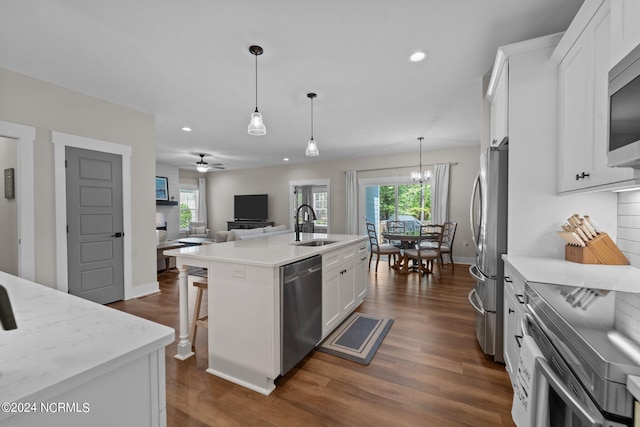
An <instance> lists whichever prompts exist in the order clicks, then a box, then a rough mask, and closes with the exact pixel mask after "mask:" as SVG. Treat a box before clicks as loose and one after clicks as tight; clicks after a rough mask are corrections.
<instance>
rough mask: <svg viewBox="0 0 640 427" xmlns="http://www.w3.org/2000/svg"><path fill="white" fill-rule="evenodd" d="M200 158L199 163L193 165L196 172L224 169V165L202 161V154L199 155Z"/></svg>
mask: <svg viewBox="0 0 640 427" xmlns="http://www.w3.org/2000/svg"><path fill="white" fill-rule="evenodd" d="M199 156H200V161H199V162H196V163H193V164H194V165H196V169H197V170H198V172H208V171H210V170H211V169H224V168H225V167H224V165H223V164H222V163H211V164H209V163H207V162H205V161H204V154H199Z"/></svg>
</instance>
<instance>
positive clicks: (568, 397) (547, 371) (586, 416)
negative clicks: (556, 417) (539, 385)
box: [536, 357, 603, 427]
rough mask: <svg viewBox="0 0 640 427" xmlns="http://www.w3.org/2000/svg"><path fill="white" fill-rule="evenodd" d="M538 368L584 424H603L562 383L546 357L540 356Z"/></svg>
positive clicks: (593, 425) (595, 426)
mask: <svg viewBox="0 0 640 427" xmlns="http://www.w3.org/2000/svg"><path fill="white" fill-rule="evenodd" d="M536 370H537V371H538V372H540V373H541V374H542V375H543V376H544V377H545V379H546V380H547V381H548V383H549V385H550V386H551V387H552V388H553V389H554V390H555V391H556V393H558V395H559V396H560V398H561V399H562V401H563V402H564V403H565V404H566V405H567V406H568V407H569V408H570V409H571V412H573V413H574V414H577V415H578V417H580V419H581V420H582V422H583V423H585V424H584V425H586V426H590V427H602V426H603V422H602V420H598V419H597V418H596V417H594V415H593V414H591V413H589V411H588V410H587V409H586V408H585V407H584V406H582V405H581V404H580V402H579V401H578V400H576V399H575V398H574V397H573V395H572V394H571V391H570V390H569V388H568V387H567V386H565V385H564V384H563V383H562V380H561V379H560V378H559V377H558V376H557V375H556V373H555V372H553V370H552V369H551V366H549V364H548V363H547V361H546V360H545V359H544V358H542V357H538V358H537V359H536ZM544 404H546V402H544ZM598 418H600V417H598Z"/></svg>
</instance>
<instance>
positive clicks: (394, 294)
mask: <svg viewBox="0 0 640 427" xmlns="http://www.w3.org/2000/svg"><path fill="white" fill-rule="evenodd" d="M372 267H373V266H372ZM467 268H468V267H467V266H465V265H456V268H455V272H453V273H452V272H451V267H450V265H449V266H445V267H444V268H443V272H442V274H441V275H439V274H438V271H437V269H436V274H435V275H430V276H429V277H428V279H427V278H424V277H423V278H422V279H421V280H420V279H419V277H418V276H417V274H409V275H408V276H407V275H402V274H399V273H397V272H395V271H393V270H388V269H387V266H386V265H385V264H384V263H383V262H381V263H380V267H379V271H378V274H377V275H376V274H375V273H374V272H373V268H372V271H371V272H370V276H369V295H368V296H367V298H366V300H365V302H364V303H363V304H362V305H361V306H360V308H359V309H358V310H359V311H361V312H364V313H369V314H375V315H381V316H387V317H392V318H393V319H395V322H394V324H393V326H392V327H391V330H390V331H389V333H388V335H387V337H386V338H385V340H384V342H383V343H382V345H381V346H380V348H379V350H378V352H377V354H376V356H375V357H374V358H373V361H372V362H371V364H370V365H368V366H363V365H359V364H357V363H354V362H350V361H347V360H344V359H340V358H338V357H335V356H331V355H329V354H325V353H321V352H316V351H314V352H312V353H311V354H310V355H309V356H307V357H306V358H305V359H304V360H303V361H302V362H300V363H299V364H298V366H297V367H295V368H294V369H292V370H291V371H290V372H289V373H288V374H287V375H286V376H285V377H283V378H281V379H280V380H279V381H278V383H277V388H276V389H275V390H274V391H273V393H271V395H269V396H263V395H261V394H259V393H256V392H253V391H250V390H248V389H245V388H243V387H240V386H238V385H235V384H233V383H230V382H228V381H225V380H223V379H220V378H218V377H215V376H213V375H210V374H207V373H206V372H205V369H206V368H207V356H206V345H207V337H206V331H204V330H202V331H198V337H197V339H196V346H197V350H196V356H195V357H191V358H190V359H188V360H186V361H179V360H177V359H175V358H174V355H175V353H176V345H175V343H174V344H172V345H169V346H168V347H167V348H166V372H167V375H166V382H167V423H168V426H171V427H182V426H198V427H199V426H247V425H259V426H431V425H433V426H475V427H478V426H513V425H514V424H513V422H512V420H511V414H510V411H511V399H512V391H511V386H510V383H509V378H508V375H507V373H506V371H505V368H504V365H501V364H497V363H495V362H493V360H492V359H491V358H488V357H485V356H484V355H483V354H482V351H481V350H480V347H479V346H478V344H477V342H476V339H475V332H474V312H473V309H472V308H471V306H470V305H469V303H468V301H467V294H468V292H469V290H470V289H471V288H472V287H473V281H472V279H471V277H470V275H469V273H468V271H467ZM158 279H159V281H160V289H161V293H159V294H154V295H151V296H147V297H144V298H140V299H136V300H129V301H121V302H117V303H114V304H111V307H114V308H116V309H119V310H122V311H126V312H128V313H131V314H134V315H137V316H140V317H144V318H146V319H150V320H153V321H155V322H158V323H162V324H164V325H167V326H170V327H173V328H174V329H176V343H177V335H178V333H177V329H178V324H179V323H178V292H177V290H178V289H177V283H178V275H177V273H175V270H173V272H167V273H163V274H161V275H159V276H158ZM189 292H190V299H191V302H190V308H191V307H192V306H193V300H194V299H195V290H194V289H190V290H189Z"/></svg>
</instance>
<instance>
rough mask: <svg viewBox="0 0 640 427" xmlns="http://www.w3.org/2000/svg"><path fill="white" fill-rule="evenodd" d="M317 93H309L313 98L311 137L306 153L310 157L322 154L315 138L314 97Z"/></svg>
mask: <svg viewBox="0 0 640 427" xmlns="http://www.w3.org/2000/svg"><path fill="white" fill-rule="evenodd" d="M316 96H318V95H316V94H315V93H308V94H307V98H309V99H310V100H311V139H310V140H309V142H307V151H305V153H304V154H305V155H307V156H309V157H315V156H318V155H319V154H320V152H319V151H318V146H317V145H316V141H315V140H314V139H313V98H315V97H316Z"/></svg>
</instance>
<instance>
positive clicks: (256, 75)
mask: <svg viewBox="0 0 640 427" xmlns="http://www.w3.org/2000/svg"><path fill="white" fill-rule="evenodd" d="M254 56H255V57H256V113H257V112H258V55H254Z"/></svg>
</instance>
